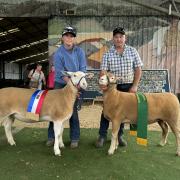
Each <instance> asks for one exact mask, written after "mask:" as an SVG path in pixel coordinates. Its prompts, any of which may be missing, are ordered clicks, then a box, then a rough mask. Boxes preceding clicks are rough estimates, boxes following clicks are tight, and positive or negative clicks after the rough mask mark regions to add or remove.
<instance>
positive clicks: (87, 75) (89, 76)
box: [85, 73, 94, 79]
mask: <svg viewBox="0 0 180 180" xmlns="http://www.w3.org/2000/svg"><path fill="white" fill-rule="evenodd" d="M85 74H86V77H87V78H89V79H91V78H93V77H94V73H85Z"/></svg>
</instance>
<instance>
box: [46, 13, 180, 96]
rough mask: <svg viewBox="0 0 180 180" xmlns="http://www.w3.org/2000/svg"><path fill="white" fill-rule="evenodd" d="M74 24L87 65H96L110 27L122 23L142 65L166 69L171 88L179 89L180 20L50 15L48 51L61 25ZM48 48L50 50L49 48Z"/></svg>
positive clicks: (108, 39) (109, 38) (109, 42)
mask: <svg viewBox="0 0 180 180" xmlns="http://www.w3.org/2000/svg"><path fill="white" fill-rule="evenodd" d="M66 25H72V26H74V27H76V28H77V30H78V36H77V39H76V40H77V44H78V45H79V46H80V47H82V48H83V49H84V50H85V52H86V56H87V59H88V68H89V69H98V68H99V67H100V63H101V60H102V55H103V53H104V52H105V51H107V49H108V48H109V47H110V46H111V45H112V30H113V28H114V27H116V26H118V25H119V26H122V27H124V28H125V29H126V32H127V44H129V45H132V46H134V47H135V48H136V49H137V50H138V52H139V53H140V56H141V58H142V61H143V63H144V66H143V68H144V69H168V70H169V75H170V83H171V89H172V92H176V93H180V80H179V75H180V33H179V32H180V22H179V20H178V19H176V18H172V17H165V16H105V17H99V16H93V17H89V16H87V17H85V16H83V17H82V16H80V17H77V16H76V17H73V16H72V17H67V16H66V17H54V18H52V19H50V20H49V42H50V54H52V52H54V51H55V49H56V48H54V49H53V48H52V47H55V46H56V45H57V44H59V40H58V38H59V37H60V34H61V31H62V29H63V27H64V26H66ZM51 50H52V51H51Z"/></svg>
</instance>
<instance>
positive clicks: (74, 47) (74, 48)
mask: <svg viewBox="0 0 180 180" xmlns="http://www.w3.org/2000/svg"><path fill="white" fill-rule="evenodd" d="M62 47H63V49H65V50H66V51H69V50H68V49H66V48H65V46H64V44H62ZM76 49H77V46H76V45H74V46H73V48H72V49H71V51H75V50H76Z"/></svg>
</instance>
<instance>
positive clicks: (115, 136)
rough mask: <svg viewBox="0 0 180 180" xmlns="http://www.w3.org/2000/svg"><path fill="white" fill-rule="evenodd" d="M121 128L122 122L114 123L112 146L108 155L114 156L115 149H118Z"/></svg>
mask: <svg viewBox="0 0 180 180" xmlns="http://www.w3.org/2000/svg"><path fill="white" fill-rule="evenodd" d="M119 127H120V122H118V121H112V137H111V145H110V148H109V150H108V154H109V155H112V154H114V151H115V149H117V144H118V142H117V141H118V131H119Z"/></svg>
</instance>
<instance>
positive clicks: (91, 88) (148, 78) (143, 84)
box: [84, 69, 170, 99]
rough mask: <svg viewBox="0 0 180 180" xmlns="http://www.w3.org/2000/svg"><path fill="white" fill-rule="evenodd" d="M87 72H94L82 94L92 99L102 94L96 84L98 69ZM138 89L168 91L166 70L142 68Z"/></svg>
mask: <svg viewBox="0 0 180 180" xmlns="http://www.w3.org/2000/svg"><path fill="white" fill-rule="evenodd" d="M88 72H92V73H94V77H93V78H92V79H88V80H87V82H88V89H87V91H86V92H85V94H84V98H85V99H94V98H96V97H97V96H102V92H101V90H100V89H99V85H98V79H99V73H100V70H88ZM138 91H139V92H144V93H145V92H146V93H147V92H148V93H160V92H170V84H169V74H168V70H166V69H160V70H159V69H158V70H149V69H148V70H142V76H141V80H140V84H139V87H138Z"/></svg>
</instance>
